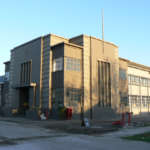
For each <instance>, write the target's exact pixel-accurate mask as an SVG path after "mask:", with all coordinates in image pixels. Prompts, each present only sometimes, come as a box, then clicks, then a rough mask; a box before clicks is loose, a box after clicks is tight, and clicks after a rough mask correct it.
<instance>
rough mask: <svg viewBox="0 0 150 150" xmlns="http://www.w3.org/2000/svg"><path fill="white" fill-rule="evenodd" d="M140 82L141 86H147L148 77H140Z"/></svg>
mask: <svg viewBox="0 0 150 150" xmlns="http://www.w3.org/2000/svg"><path fill="white" fill-rule="evenodd" d="M141 84H142V86H147V85H148V79H147V78H141Z"/></svg>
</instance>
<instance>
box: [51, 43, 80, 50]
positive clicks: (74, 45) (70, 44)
mask: <svg viewBox="0 0 150 150" xmlns="http://www.w3.org/2000/svg"><path fill="white" fill-rule="evenodd" d="M59 45H69V46H73V47H77V48H80V49H83V47H82V46H79V45H76V44H72V43H66V42H61V43H58V44H56V45H52V46H51V48H54V47H57V46H59Z"/></svg>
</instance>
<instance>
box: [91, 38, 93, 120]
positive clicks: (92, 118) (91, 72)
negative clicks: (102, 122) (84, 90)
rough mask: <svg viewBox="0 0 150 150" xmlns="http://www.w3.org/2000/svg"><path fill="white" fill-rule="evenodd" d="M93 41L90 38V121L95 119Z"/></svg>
mask: <svg viewBox="0 0 150 150" xmlns="http://www.w3.org/2000/svg"><path fill="white" fill-rule="evenodd" d="M92 107H93V105H92V41H91V36H90V119H91V120H92V119H93V109H92Z"/></svg>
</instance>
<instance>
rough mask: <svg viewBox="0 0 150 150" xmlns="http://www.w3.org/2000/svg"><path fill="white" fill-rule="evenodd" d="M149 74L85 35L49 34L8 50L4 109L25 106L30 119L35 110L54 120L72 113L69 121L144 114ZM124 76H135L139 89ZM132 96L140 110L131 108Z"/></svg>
mask: <svg viewBox="0 0 150 150" xmlns="http://www.w3.org/2000/svg"><path fill="white" fill-rule="evenodd" d="M16 68H17V69H16ZM6 72H7V71H6ZM149 72H150V68H149V67H146V66H143V65H138V64H136V63H133V62H131V61H129V60H126V59H123V58H119V55H118V47H117V46H116V45H115V44H113V43H110V42H106V41H103V40H100V39H97V38H95V37H91V36H87V35H79V36H76V37H73V38H71V39H66V38H63V37H59V36H56V35H53V34H48V35H46V36H43V37H39V38H37V39H35V40H32V41H29V42H27V43H25V44H23V45H20V46H18V47H16V48H14V49H12V50H11V60H10V80H9V91H8V92H6V93H7V95H9V97H8V98H6V100H5V105H4V108H5V110H7V111H8V110H9V111H10V112H11V111H12V109H20V110H22V109H23V110H24V104H26V113H27V114H29V115H31V114H32V113H33V112H36V113H37V112H38V111H39V110H40V111H48V112H49V114H50V116H52V117H55V118H58V116H59V113H58V110H59V107H71V108H72V110H73V118H74V119H80V118H81V117H82V116H83V115H84V117H87V118H90V119H101V120H104V119H106V120H107V119H115V118H118V117H119V115H120V114H121V113H123V112H133V113H134V114H140V113H141V112H144V113H147V112H149V104H148V105H147V104H145V103H146V102H147V103H148V102H149V93H150V88H149V87H148V83H149V79H150V74H149ZM128 76H129V77H130V76H136V77H137V76H138V77H139V82H140V81H141V84H142V85H143V86H141V84H139V85H140V86H139V85H138V86H137V85H136V86H135V85H134V84H133V85H131V84H130V82H129V81H130V80H129V77H128ZM145 78H146V79H147V80H145ZM146 81H147V83H145V82H146ZM144 84H145V85H144ZM146 85H147V86H146ZM133 89H134V90H133ZM135 96H137V97H138V98H139V97H140V98H141V99H140V104H141V105H140V109H139V107H137V108H136V109H135V107H133V102H132V99H133V98H135ZM145 101H146V102H145ZM142 103H143V107H142ZM137 106H138V104H137ZM138 109H139V110H138Z"/></svg>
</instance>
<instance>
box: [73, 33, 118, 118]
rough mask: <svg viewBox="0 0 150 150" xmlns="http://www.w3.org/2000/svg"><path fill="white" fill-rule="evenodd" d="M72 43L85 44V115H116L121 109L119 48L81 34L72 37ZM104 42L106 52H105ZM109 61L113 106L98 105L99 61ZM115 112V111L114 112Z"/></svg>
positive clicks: (101, 116) (97, 116)
mask: <svg viewBox="0 0 150 150" xmlns="http://www.w3.org/2000/svg"><path fill="white" fill-rule="evenodd" d="M70 42H71V43H74V44H78V45H83V89H84V97H83V98H84V115H85V116H86V117H88V118H93V119H95V118H101V119H102V118H104V116H105V117H106V115H107V116H108V117H109V116H110V118H111V117H114V116H115V115H114V114H116V112H115V111H116V110H117V111H119V106H120V104H119V96H118V95H119V60H118V48H117V47H116V46H115V45H113V44H111V43H108V42H104V43H103V41H101V40H99V39H96V38H93V37H89V36H86V35H81V36H78V37H75V38H72V39H70ZM103 44H104V53H103ZM99 60H100V61H105V62H109V63H110V65H111V104H112V106H111V108H101V107H99V106H98V103H99V96H98V95H99V93H98V61H99ZM114 112H115V113H114ZM104 114H105V115H104Z"/></svg>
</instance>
